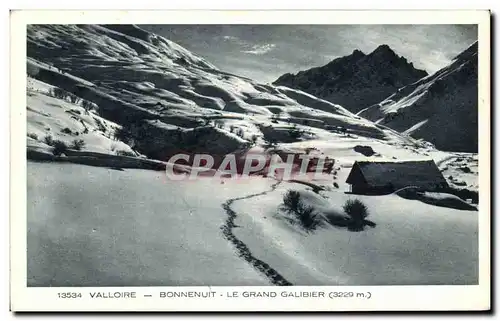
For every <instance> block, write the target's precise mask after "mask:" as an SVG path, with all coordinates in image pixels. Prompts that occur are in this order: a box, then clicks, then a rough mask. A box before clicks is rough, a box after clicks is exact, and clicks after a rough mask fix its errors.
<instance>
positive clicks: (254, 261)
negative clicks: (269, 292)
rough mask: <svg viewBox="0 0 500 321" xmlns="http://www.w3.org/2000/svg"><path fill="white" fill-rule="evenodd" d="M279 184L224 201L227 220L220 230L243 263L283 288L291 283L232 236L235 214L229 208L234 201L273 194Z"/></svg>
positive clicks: (223, 206) (223, 205)
mask: <svg viewBox="0 0 500 321" xmlns="http://www.w3.org/2000/svg"><path fill="white" fill-rule="evenodd" d="M280 183H281V181H278V182H276V183H274V184H273V185H271V189H270V190H267V191H263V192H260V193H256V194H251V195H247V196H243V197H237V198H232V199H229V200H228V201H226V202H225V203H224V204H222V208H224V210H225V211H226V213H227V219H226V221H225V223H224V225H222V227H221V230H222V234H224V237H225V238H226V239H227V240H228V241H229V242H231V243H232V244H233V245H234V246H235V247H236V251H237V253H238V256H239V257H241V258H243V259H244V260H245V261H247V262H248V263H250V264H251V265H252V266H253V267H254V268H255V269H257V270H258V271H260V272H261V273H263V274H264V275H265V276H266V277H267V278H268V279H269V281H270V282H271V283H272V284H274V285H280V286H283V285H292V283H290V282H289V281H287V280H286V279H285V278H284V277H283V276H282V275H281V274H279V273H278V271H276V270H275V269H273V268H272V267H270V266H269V264H267V263H266V262H264V261H262V260H259V259H258V258H256V257H255V256H253V255H252V253H251V252H250V249H249V248H248V246H247V245H246V244H245V243H243V242H242V241H241V240H239V239H238V238H237V237H236V236H235V235H234V233H233V228H234V227H235V224H234V219H235V218H236V212H235V211H234V210H233V209H232V208H231V205H232V204H233V203H234V202H236V201H239V200H243V199H249V198H252V197H257V196H261V195H265V194H267V193H270V192H273V191H274V190H275V189H276V187H278V185H279V184H280Z"/></svg>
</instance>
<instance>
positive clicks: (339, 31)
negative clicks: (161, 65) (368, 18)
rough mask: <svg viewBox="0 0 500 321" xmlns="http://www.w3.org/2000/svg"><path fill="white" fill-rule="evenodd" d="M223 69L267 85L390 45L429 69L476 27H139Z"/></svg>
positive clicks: (462, 45) (459, 47)
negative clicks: (290, 74) (355, 53)
mask: <svg viewBox="0 0 500 321" xmlns="http://www.w3.org/2000/svg"><path fill="white" fill-rule="evenodd" d="M141 27H142V28H143V29H146V30H149V31H153V32H155V33H157V34H159V35H161V36H164V37H165V38H167V39H169V40H172V41H174V42H176V43H178V44H179V45H181V46H183V47H185V48H186V49H188V50H190V51H192V52H194V53H196V54H198V55H199V56H202V57H204V58H205V59H206V60H208V61H209V62H210V63H212V64H214V65H215V66H217V67H218V68H219V69H221V70H224V71H226V72H230V73H234V74H237V75H240V76H245V77H248V78H252V79H254V80H257V81H259V82H263V83H271V82H273V81H274V80H276V79H277V78H278V77H279V76H281V75H282V74H284V73H296V72H298V71H300V70H305V69H309V68H312V67H318V66H322V65H325V64H326V63H328V62H330V61H331V60H333V59H335V58H337V57H341V56H345V55H349V54H351V53H352V52H353V50H354V49H358V50H361V51H363V52H364V53H365V54H368V53H370V52H372V51H373V50H374V49H375V48H376V47H378V46H379V45H381V44H387V45H389V46H390V47H391V48H392V49H393V50H394V51H395V52H396V53H397V54H398V55H400V56H401V55H402V56H404V57H405V58H407V59H408V61H411V62H413V64H414V66H415V67H416V68H419V69H424V70H426V71H427V72H428V73H433V72H435V71H437V70H439V69H440V68H442V67H444V66H446V65H447V64H448V63H449V62H450V61H451V60H452V59H453V58H454V57H455V56H456V55H457V54H459V53H460V52H461V51H463V50H464V49H466V48H467V47H468V46H469V45H470V44H472V43H473V42H474V41H476V40H477V25H143V26H141Z"/></svg>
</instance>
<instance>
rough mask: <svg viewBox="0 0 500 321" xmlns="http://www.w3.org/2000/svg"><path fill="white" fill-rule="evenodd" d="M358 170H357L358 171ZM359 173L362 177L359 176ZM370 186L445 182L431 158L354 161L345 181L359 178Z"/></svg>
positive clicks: (357, 180)
mask: <svg viewBox="0 0 500 321" xmlns="http://www.w3.org/2000/svg"><path fill="white" fill-rule="evenodd" d="M358 170H359V171H358ZM359 174H361V176H362V177H359ZM363 178H364V181H365V182H366V183H367V184H368V185H371V186H387V185H390V184H392V186H394V187H405V186H413V185H417V186H421V185H424V184H425V185H427V184H440V185H442V184H447V183H446V180H445V178H444V177H443V175H442V174H441V172H440V171H439V169H438V167H437V166H436V164H435V163H434V161H432V160H422V161H408V162H355V163H354V165H353V169H352V170H351V173H350V174H349V176H348V177H347V180H346V182H347V183H349V184H356V183H360V182H361V181H360V180H361V179H363Z"/></svg>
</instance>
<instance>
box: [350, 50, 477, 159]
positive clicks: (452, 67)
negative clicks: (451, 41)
mask: <svg viewBox="0 0 500 321" xmlns="http://www.w3.org/2000/svg"><path fill="white" fill-rule="evenodd" d="M477 45H478V43H477V41H476V42H474V43H473V44H471V45H470V46H469V47H468V48H467V49H465V50H464V51H462V52H461V53H459V54H458V55H457V56H456V57H455V58H454V60H453V61H452V62H451V63H450V64H449V65H447V66H445V67H444V68H442V69H440V70H438V71H436V72H435V73H434V74H432V75H429V76H427V77H424V78H422V79H421V80H419V81H417V82H415V83H413V84H410V85H407V86H405V87H402V88H400V89H399V90H397V91H396V92H394V93H393V94H392V95H390V96H388V97H386V98H385V99H384V100H382V101H381V102H380V103H377V104H374V105H373V106H370V107H368V108H365V109H363V110H361V111H360V112H359V113H358V115H359V116H362V117H364V118H367V119H369V120H372V121H374V122H375V123H377V124H381V125H385V126H388V127H390V128H392V129H395V130H397V131H399V132H403V133H405V134H408V135H411V136H412V137H415V138H419V139H425V140H427V141H429V142H431V143H433V144H435V145H436V147H437V148H439V149H443V150H453V151H463V152H477V149H478V136H477V135H478V129H477V125H478V123H477V117H478V107H477V101H478V100H477V98H478V97H477V91H478V88H477V74H478V60H477V52H478V47H477Z"/></svg>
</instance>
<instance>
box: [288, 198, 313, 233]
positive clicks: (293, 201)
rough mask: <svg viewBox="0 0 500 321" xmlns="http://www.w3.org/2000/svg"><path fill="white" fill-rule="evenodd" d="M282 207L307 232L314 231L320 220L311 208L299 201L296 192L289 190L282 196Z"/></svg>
mask: <svg viewBox="0 0 500 321" xmlns="http://www.w3.org/2000/svg"><path fill="white" fill-rule="evenodd" d="M283 205H284V207H285V210H286V211H287V212H288V213H289V214H291V215H293V217H294V218H295V220H296V221H297V222H298V223H299V224H300V225H301V226H302V227H303V228H304V229H305V230H307V231H313V230H315V229H316V228H317V227H318V226H319V224H320V220H319V218H318V215H317V214H316V213H315V212H314V208H313V207H312V206H307V205H305V204H304V203H303V202H302V201H301V199H300V193H299V192H298V191H294V190H289V191H287V192H286V193H285V195H284V196H283Z"/></svg>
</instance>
